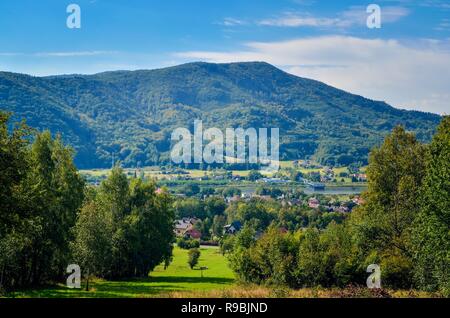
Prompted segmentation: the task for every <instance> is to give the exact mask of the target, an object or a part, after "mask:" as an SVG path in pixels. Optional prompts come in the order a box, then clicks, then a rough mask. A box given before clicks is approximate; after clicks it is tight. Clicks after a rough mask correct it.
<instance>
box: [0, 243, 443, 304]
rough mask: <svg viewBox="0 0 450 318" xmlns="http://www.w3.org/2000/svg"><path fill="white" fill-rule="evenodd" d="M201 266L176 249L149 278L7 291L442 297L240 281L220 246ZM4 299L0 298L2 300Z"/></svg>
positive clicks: (205, 251)
mask: <svg viewBox="0 0 450 318" xmlns="http://www.w3.org/2000/svg"><path fill="white" fill-rule="evenodd" d="M201 253H202V255H201V257H200V261H199V265H198V266H207V267H208V270H205V271H204V273H203V276H204V277H203V278H202V277H201V272H200V270H199V269H194V270H191V269H190V268H189V266H188V265H187V251H186V250H181V249H179V248H175V249H174V260H173V262H172V264H171V265H170V266H169V267H168V268H167V269H166V270H164V268H163V267H162V266H158V267H157V268H156V269H155V271H153V272H152V273H151V275H150V276H149V277H147V278H140V279H134V280H124V281H106V280H94V281H93V282H91V284H90V290H89V291H85V290H74V289H69V288H67V287H66V286H65V285H63V284H61V285H58V286H49V287H44V288H41V289H33V290H23V291H17V292H15V293H12V294H9V295H7V296H8V297H18V298H24V297H26V298H29V297H33V298H75V297H76V298H151V297H164V298H341V297H344V298H348V297H351V298H353V297H357V298H359V297H364V298H366V297H395V298H423V297H427V298H429V297H440V295H438V294H435V293H426V292H418V291H413V290H397V291H392V290H384V289H383V290H369V289H367V288H364V287H359V288H355V287H350V288H344V289H339V288H328V289H326V288H305V289H299V290H292V289H288V288H284V287H272V288H269V287H264V286H254V285H245V286H240V285H237V284H236V283H235V281H234V278H233V273H232V271H231V270H230V268H229V267H228V265H227V261H226V259H225V258H224V257H223V256H222V255H221V254H220V253H219V250H218V248H215V247H203V248H201ZM83 284H84V282H83ZM0 302H1V300H0Z"/></svg>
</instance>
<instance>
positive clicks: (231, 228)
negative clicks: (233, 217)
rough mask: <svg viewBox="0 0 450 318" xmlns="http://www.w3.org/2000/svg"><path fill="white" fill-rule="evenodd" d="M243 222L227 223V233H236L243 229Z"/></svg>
mask: <svg viewBox="0 0 450 318" xmlns="http://www.w3.org/2000/svg"><path fill="white" fill-rule="evenodd" d="M241 227H242V224H241V222H240V221H234V222H233V223H231V224H228V225H225V226H224V227H223V230H224V233H225V234H235V233H237V232H239V231H240V230H241Z"/></svg>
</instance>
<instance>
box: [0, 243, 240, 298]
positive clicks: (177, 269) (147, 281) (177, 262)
mask: <svg viewBox="0 0 450 318" xmlns="http://www.w3.org/2000/svg"><path fill="white" fill-rule="evenodd" d="M200 251H201V256H200V260H199V264H198V266H197V267H200V266H206V267H208V269H207V270H205V271H203V277H201V271H200V270H199V269H198V268H195V269H194V270H191V269H190V268H189V266H188V264H187V259H188V256H187V251H186V250H182V249H179V248H177V247H176V248H175V249H174V255H173V256H174V257H173V262H172V263H171V264H170V266H169V267H168V268H167V269H166V270H164V268H163V266H158V267H157V268H156V269H155V270H154V271H153V272H152V273H151V274H150V276H149V277H148V278H141V279H133V280H126V281H106V280H95V281H93V282H91V283H90V291H85V290H74V289H69V288H67V287H66V286H65V285H63V284H61V285H58V286H52V287H47V288H42V289H37V290H24V291H18V292H15V293H13V294H11V295H9V296H11V297H45V298H54V297H61V298H66V297H83V298H84V297H88V298H89V297H101V298H105V297H108V298H109V297H127V298H128V297H141V298H142V297H169V296H171V295H170V294H171V293H184V292H197V291H202V292H210V291H214V292H218V293H219V292H225V290H226V289H229V288H230V287H232V286H233V284H234V277H233V272H232V271H231V269H230V268H229V267H228V264H227V260H226V258H225V257H224V256H222V254H220V252H219V249H218V248H217V247H202V248H201V249H200ZM83 284H84V282H83V283H82V285H83Z"/></svg>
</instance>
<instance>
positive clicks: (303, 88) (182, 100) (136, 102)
mask: <svg viewBox="0 0 450 318" xmlns="http://www.w3.org/2000/svg"><path fill="white" fill-rule="evenodd" d="M0 109H1V110H7V111H11V112H13V113H14V117H13V118H14V119H15V120H18V119H22V118H25V119H26V120H27V122H28V124H29V125H30V126H33V127H36V128H38V129H47V128H48V129H50V130H51V131H52V132H53V133H56V132H61V133H62V136H63V139H64V140H65V141H66V142H68V143H69V144H71V145H72V146H73V147H74V148H75V150H76V152H77V155H76V158H75V162H76V164H77V166H78V167H80V168H94V167H97V168H99V167H107V166H110V165H111V157H112V154H113V153H114V155H115V158H116V159H119V160H121V161H122V162H123V164H124V165H125V166H136V165H141V166H143V165H151V164H155V163H160V162H162V161H168V151H169V149H170V134H171V132H172V131H173V129H174V128H176V127H189V128H192V126H193V123H194V119H202V120H203V123H204V126H205V128H208V127H212V126H214V127H219V128H226V127H239V126H241V127H244V128H248V127H255V128H263V127H266V128H271V127H278V128H280V142H281V146H280V150H281V158H282V159H298V158H314V159H317V160H319V161H321V162H322V163H324V164H329V165H339V164H349V163H353V162H356V163H358V162H359V163H366V162H367V155H368V153H369V150H370V149H371V148H372V147H373V146H374V145H378V144H380V143H381V142H382V140H383V137H384V136H385V135H386V134H387V133H388V132H389V131H391V130H392V129H393V127H395V126H396V125H398V124H402V125H404V126H405V128H406V129H407V130H410V131H413V132H415V133H416V135H417V137H418V139H419V140H422V141H429V140H430V139H431V136H432V134H433V133H434V131H435V128H436V126H437V124H438V123H439V121H440V116H438V115H434V114H429V113H422V112H416V111H405V110H399V109H395V108H393V107H391V106H389V105H387V104H386V103H384V102H378V101H372V100H369V99H366V98H363V97H361V96H357V95H353V94H349V93H347V92H344V91H342V90H339V89H336V88H333V87H330V86H328V85H325V84H323V83H321V82H317V81H313V80H309V79H304V78H300V77H296V76H293V75H290V74H287V73H285V72H283V71H281V70H279V69H277V68H275V67H273V66H271V65H269V64H267V63H260V62H254V63H232V64H208V63H190V64H184V65H180V66H175V67H169V68H164V69H157V70H142V71H117V72H106V73H100V74H96V75H67V76H51V77H31V76H28V75H21V74H14V73H4V72H0Z"/></svg>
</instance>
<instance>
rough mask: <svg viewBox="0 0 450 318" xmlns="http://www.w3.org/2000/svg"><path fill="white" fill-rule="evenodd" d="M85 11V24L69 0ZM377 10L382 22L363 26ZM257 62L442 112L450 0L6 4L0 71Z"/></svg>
mask: <svg viewBox="0 0 450 318" xmlns="http://www.w3.org/2000/svg"><path fill="white" fill-rule="evenodd" d="M71 3H76V4H78V5H79V6H80V7H81V29H69V28H67V26H66V19H67V16H68V15H69V14H68V13H66V7H67V6H68V5H69V4H71ZM371 3H375V4H378V5H379V6H380V7H381V10H382V11H381V21H382V27H381V28H380V29H369V28H367V26H366V18H367V16H368V14H367V13H366V7H367V6H368V5H369V4H371ZM251 60H264V61H267V62H269V63H272V64H274V65H276V66H277V67H280V68H282V69H283V70H285V71H287V72H290V73H292V74H295V75H299V76H303V77H309V78H314V79H317V80H321V81H323V82H326V83H328V84H330V85H333V86H336V87H338V88H342V89H345V90H347V91H350V92H353V93H357V94H361V95H364V96H366V97H369V98H373V99H377V100H385V101H387V102H389V103H391V104H392V105H393V106H396V107H399V108H407V109H418V110H423V111H430V112H436V113H447V114H448V113H450V84H449V83H450V1H441V0H423V1H413V0H371V1H350V0H344V1H331V0H330V1H318V0H240V1H237V0H226V1H225V0H164V1H162V0H161V1H159V0H158V1H156V0H146V1H145V0H127V1H125V0H71V1H64V0H40V1H33V0H2V1H1V2H0V70H2V71H12V72H21V73H27V74H33V75H51V74H67V73H86V74H91V73H96V72H101V71H106V70H117V69H130V70H134V69H151V68H159V67H165V66H171V65H176V64H180V63H185V62H190V61H209V62H233V61H251Z"/></svg>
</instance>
